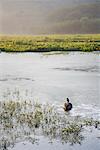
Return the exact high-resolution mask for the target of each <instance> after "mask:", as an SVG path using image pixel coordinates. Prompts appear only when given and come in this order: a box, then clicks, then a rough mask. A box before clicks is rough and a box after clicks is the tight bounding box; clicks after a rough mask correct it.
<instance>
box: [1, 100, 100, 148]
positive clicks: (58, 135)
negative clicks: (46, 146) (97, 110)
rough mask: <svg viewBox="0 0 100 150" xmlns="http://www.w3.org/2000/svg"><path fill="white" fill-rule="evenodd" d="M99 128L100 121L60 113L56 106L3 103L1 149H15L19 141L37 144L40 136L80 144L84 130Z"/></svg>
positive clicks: (17, 102)
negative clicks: (86, 128)
mask: <svg viewBox="0 0 100 150" xmlns="http://www.w3.org/2000/svg"><path fill="white" fill-rule="evenodd" d="M87 126H88V127H89V126H92V127H95V128H97V129H99V128H100V121H97V120H93V119H92V118H90V119H86V118H80V117H78V116H77V117H72V116H70V115H68V114H65V113H64V114H60V113H59V112H58V111H57V110H56V108H55V107H54V106H51V105H49V104H45V105H42V104H39V103H37V102H33V103H32V102H27V101H23V102H20V101H2V102H0V149H1V150H7V149H8V147H14V145H15V143H16V142H21V141H28V142H31V143H32V144H34V143H37V142H38V140H37V137H38V138H39V135H42V136H44V137H48V139H49V141H50V142H52V141H53V139H57V140H59V141H60V142H62V143H70V144H71V145H73V144H81V142H82V141H83V140H84V136H83V135H82V131H83V130H84V128H85V127H87Z"/></svg>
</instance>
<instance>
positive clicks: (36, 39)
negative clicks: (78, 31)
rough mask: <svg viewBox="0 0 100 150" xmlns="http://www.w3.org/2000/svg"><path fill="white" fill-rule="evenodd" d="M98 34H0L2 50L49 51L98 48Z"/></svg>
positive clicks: (93, 49) (89, 50)
mask: <svg viewBox="0 0 100 150" xmlns="http://www.w3.org/2000/svg"><path fill="white" fill-rule="evenodd" d="M99 46H100V34H98V35H94V34H93V35H92V34H91V35H48V36H0V50H1V51H4V52H51V51H88V52H91V51H97V50H100V47H99Z"/></svg>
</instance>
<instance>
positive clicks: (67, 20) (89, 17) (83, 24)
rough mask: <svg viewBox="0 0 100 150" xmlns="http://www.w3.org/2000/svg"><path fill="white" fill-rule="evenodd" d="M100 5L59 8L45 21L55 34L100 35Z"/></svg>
mask: <svg viewBox="0 0 100 150" xmlns="http://www.w3.org/2000/svg"><path fill="white" fill-rule="evenodd" d="M98 4H100V3H92V4H90V3H88V4H82V5H78V6H74V7H72V8H61V9H58V10H56V11H55V12H53V13H51V14H50V15H49V16H48V18H47V20H48V21H49V23H50V24H52V29H51V30H52V31H53V32H55V33H100V5H98Z"/></svg>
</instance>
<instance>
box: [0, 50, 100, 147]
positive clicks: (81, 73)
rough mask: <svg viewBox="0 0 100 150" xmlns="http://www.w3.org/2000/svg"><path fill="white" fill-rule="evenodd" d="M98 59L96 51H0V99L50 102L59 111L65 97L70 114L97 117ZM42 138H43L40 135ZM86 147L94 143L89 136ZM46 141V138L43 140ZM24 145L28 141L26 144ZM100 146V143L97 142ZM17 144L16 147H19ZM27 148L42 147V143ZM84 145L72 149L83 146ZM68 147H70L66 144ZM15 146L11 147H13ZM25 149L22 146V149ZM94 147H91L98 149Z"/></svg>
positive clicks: (99, 109)
mask: <svg viewBox="0 0 100 150" xmlns="http://www.w3.org/2000/svg"><path fill="white" fill-rule="evenodd" d="M99 69H100V60H99V54H98V53H97V52H95V53H83V52H70V53H62V54H61V53H56V54H54V53H42V54H41V53H0V101H2V100H6V99H7V100H17V99H18V100H30V101H34V100H36V101H39V102H40V103H51V104H53V105H55V106H56V107H57V109H58V111H62V108H61V106H62V105H63V103H64V101H66V97H69V99H70V101H71V102H72V104H73V110H72V111H71V115H80V116H87V117H92V118H97V119H100V74H99ZM41 140H42V141H43V140H44V139H43V138H41ZM90 141H91V142H90V143H91V144H92V145H91V144H88V150H90V149H91V148H90V147H91V146H93V140H92V136H91V138H90ZM45 143H46V145H48V144H47V141H46V139H45ZM26 145H27V144H26ZM57 145H58V147H59V150H62V149H63V150H64V149H66V145H65V146H63V145H60V144H57V143H56V142H55V144H54V145H53V147H52V146H51V145H49V147H48V150H49V149H53V150H54V149H56V147H57ZM97 145H98V146H100V144H99V143H98V144H97ZM67 146H68V145H67ZM18 147H20V143H19V145H17V146H16V147H15V149H16V150H17V149H19V148H18ZM26 147H27V146H26ZM28 147H29V150H31V149H32V150H33V149H35V150H36V149H44V147H45V144H43V143H42V142H41V144H40V146H38V147H37V146H36V145H35V147H34V148H33V147H32V145H30V144H29V146H28ZM86 147H87V143H85V144H83V147H78V146H76V147H74V149H76V150H77V149H80V150H81V149H82V150H83V149H86ZM68 148H69V150H72V149H73V148H72V147H70V146H68ZM15 149H14V150H15ZM22 149H24V150H26V149H27V148H26V149H25V146H24V148H23V147H22V148H21V150H22ZM98 149H99V148H97V147H95V145H94V149H93V150H98Z"/></svg>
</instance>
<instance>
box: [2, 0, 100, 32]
mask: <svg viewBox="0 0 100 150" xmlns="http://www.w3.org/2000/svg"><path fill="white" fill-rule="evenodd" d="M99 18H100V0H0V33H1V34H2V33H5V34H50V33H91V32H93V33H98V32H99V31H100V30H99V29H100V28H99V25H100V19H99Z"/></svg>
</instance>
